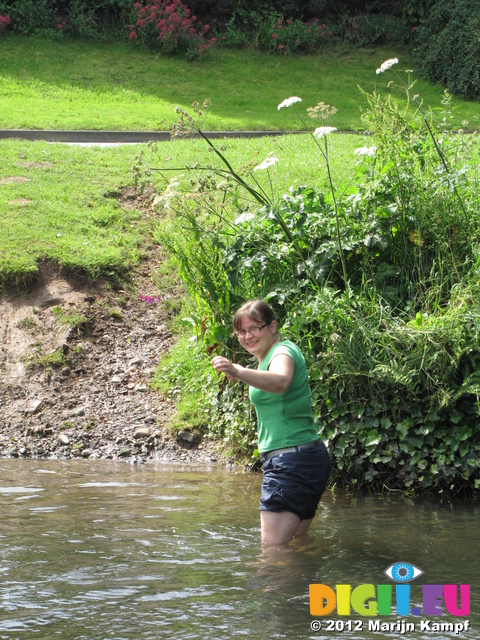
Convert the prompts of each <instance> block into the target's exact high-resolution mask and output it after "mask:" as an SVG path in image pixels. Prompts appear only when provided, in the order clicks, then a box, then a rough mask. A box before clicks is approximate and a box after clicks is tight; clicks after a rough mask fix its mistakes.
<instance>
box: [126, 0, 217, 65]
mask: <svg viewBox="0 0 480 640" xmlns="http://www.w3.org/2000/svg"><path fill="white" fill-rule="evenodd" d="M135 8H136V9H137V11H138V19H137V22H136V24H135V25H131V27H130V40H133V41H136V40H139V41H140V42H141V43H142V44H143V45H144V46H146V47H148V48H149V49H152V50H154V51H160V52H161V53H165V54H169V53H177V52H182V53H186V54H187V56H188V57H189V58H200V57H201V56H202V54H203V53H204V52H205V51H207V49H208V48H209V47H211V46H213V45H214V44H215V42H216V38H215V37H211V38H209V39H207V38H208V32H209V31H210V25H208V24H205V25H202V24H201V23H200V22H197V18H196V16H194V15H192V13H191V11H190V9H188V7H186V6H185V5H184V4H183V3H182V2H181V0H153V1H152V2H149V1H148V0H147V1H146V2H145V4H144V5H143V4H142V3H141V2H136V3H135Z"/></svg>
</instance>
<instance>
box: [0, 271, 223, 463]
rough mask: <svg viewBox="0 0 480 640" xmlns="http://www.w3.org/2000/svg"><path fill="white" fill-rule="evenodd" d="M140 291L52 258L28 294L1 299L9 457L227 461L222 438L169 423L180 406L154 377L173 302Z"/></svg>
mask: <svg viewBox="0 0 480 640" xmlns="http://www.w3.org/2000/svg"><path fill="white" fill-rule="evenodd" d="M137 284H138V283H137ZM135 289H136V290H135V293H133V292H131V291H129V290H124V291H115V292H112V291H111V290H110V289H109V287H108V285H107V284H106V283H105V282H97V283H96V284H95V285H90V284H88V283H87V282H86V280H83V281H82V280H81V279H79V278H73V277H68V276H66V275H64V274H63V275H62V274H60V273H58V271H56V270H55V269H53V268H52V267H51V266H49V265H43V266H42V267H41V269H40V273H39V278H38V281H37V283H36V285H35V286H34V287H33V288H31V289H30V290H29V291H28V292H18V291H10V292H9V293H5V294H3V295H2V296H1V297H0V457H25V458H31V457H37V458H38V457H41V458H49V457H59V458H62V459H64V458H70V457H84V458H108V459H124V460H128V461H131V462H142V461H147V460H151V459H155V460H165V461H168V462H171V461H179V462H182V463H185V462H189V461H191V462H195V463H199V462H208V463H212V462H216V461H217V460H221V456H219V454H218V452H217V450H216V446H215V444H214V443H212V442H207V441H202V440H201V439H200V438H199V437H198V436H195V435H194V434H192V433H190V432H189V431H188V430H184V431H180V432H179V434H177V435H172V434H171V433H170V432H169V431H168V430H167V428H166V424H167V421H168V418H169V417H170V416H171V414H172V412H173V411H174V410H175V407H174V406H173V403H172V401H171V400H170V399H169V398H167V397H164V396H162V395H161V394H160V393H159V392H158V391H154V390H152V389H151V388H150V386H149V382H150V380H151V378H152V376H153V374H154V371H155V366H156V363H157V362H158V360H159V358H160V356H161V355H162V354H163V353H165V352H166V351H168V350H169V349H170V347H171V345H172V342H173V338H172V335H171V333H170V331H169V329H168V326H167V325H168V315H169V313H170V312H169V309H170V308H171V307H170V306H169V305H168V300H165V297H164V296H165V294H163V298H162V299H163V301H164V303H158V304H146V303H145V302H144V301H143V300H142V298H141V291H140V290H139V287H138V286H137V287H136V288H135ZM167 297H168V294H167ZM165 302H167V304H165Z"/></svg>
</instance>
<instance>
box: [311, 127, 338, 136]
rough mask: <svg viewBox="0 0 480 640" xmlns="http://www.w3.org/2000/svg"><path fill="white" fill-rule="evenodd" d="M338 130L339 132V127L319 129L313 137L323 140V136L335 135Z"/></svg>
mask: <svg viewBox="0 0 480 640" xmlns="http://www.w3.org/2000/svg"><path fill="white" fill-rule="evenodd" d="M336 130H337V127H317V128H316V129H315V131H314V132H313V135H314V136H315V137H316V138H322V137H323V136H326V135H328V134H329V133H333V132H334V131H336Z"/></svg>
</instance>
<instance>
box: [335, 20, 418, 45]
mask: <svg viewBox="0 0 480 640" xmlns="http://www.w3.org/2000/svg"><path fill="white" fill-rule="evenodd" d="M339 32H340V35H341V37H342V39H343V41H344V42H346V43H351V44H353V45H356V46H361V47H364V46H369V45H388V44H392V43H400V44H405V43H407V42H408V41H409V40H411V38H412V36H413V34H414V33H415V32H414V31H412V27H410V26H406V25H405V23H404V22H403V21H402V19H401V18H399V17H398V16H394V15H390V14H385V13H362V14H356V15H353V16H349V15H347V16H346V17H344V19H343V20H342V22H341V24H340V26H339Z"/></svg>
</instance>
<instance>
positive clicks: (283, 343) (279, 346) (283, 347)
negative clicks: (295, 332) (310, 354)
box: [271, 338, 303, 359]
mask: <svg viewBox="0 0 480 640" xmlns="http://www.w3.org/2000/svg"><path fill="white" fill-rule="evenodd" d="M271 353H272V357H273V356H274V355H275V356H276V355H280V354H285V355H287V356H290V357H291V358H292V359H296V358H298V357H300V358H302V359H303V355H302V352H301V351H300V349H299V348H298V347H297V345H296V344H295V343H293V342H292V341H291V340H289V339H288V338H284V339H282V340H280V341H279V342H277V343H276V344H274V345H273V348H272V352H271Z"/></svg>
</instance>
